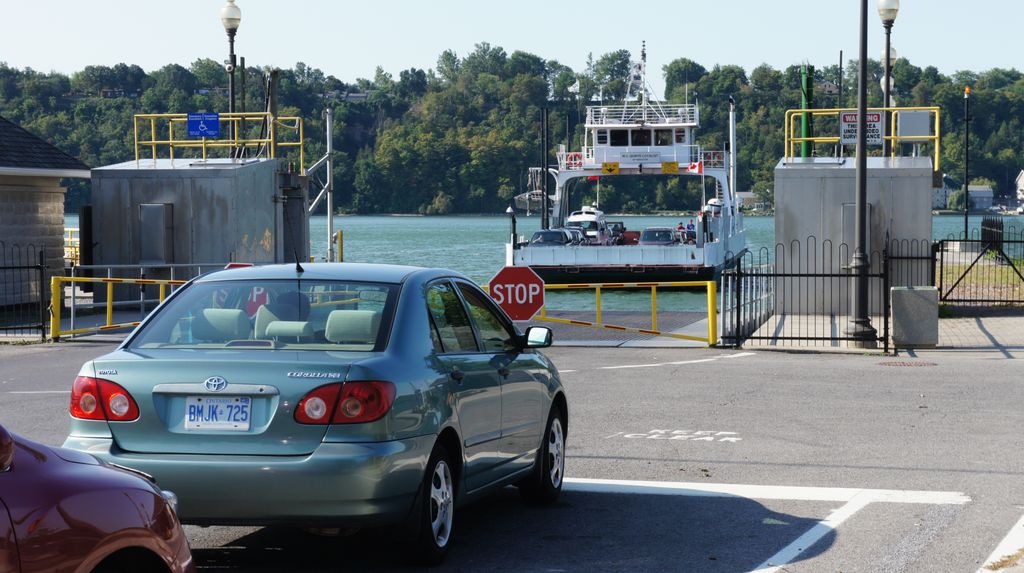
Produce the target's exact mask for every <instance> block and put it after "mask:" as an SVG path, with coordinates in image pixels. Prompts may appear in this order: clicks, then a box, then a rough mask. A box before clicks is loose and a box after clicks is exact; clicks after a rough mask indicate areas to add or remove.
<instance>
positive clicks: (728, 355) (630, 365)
mask: <svg viewBox="0 0 1024 573" xmlns="http://www.w3.org/2000/svg"><path fill="white" fill-rule="evenodd" d="M753 355H754V353H753V352H740V353H737V354H722V355H721V356H715V357H713V358H702V359H700V360H679V361H676V362H655V363H652V364H623V365H619V366H601V367H600V368H599V370H621V369H623V368H656V367H658V366H679V365H682V364H699V363H701V362H714V361H715V360H718V359H719V358H743V357H744V356H753Z"/></svg>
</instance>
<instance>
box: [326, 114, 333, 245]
mask: <svg viewBox="0 0 1024 573" xmlns="http://www.w3.org/2000/svg"><path fill="white" fill-rule="evenodd" d="M333 115H334V113H333V111H332V110H331V107H330V106H327V107H326V108H325V109H324V116H325V117H326V119H327V122H326V123H327V185H326V187H327V197H326V199H327V262H332V261H334V159H332V158H333V156H334V141H333V139H334V122H333Z"/></svg>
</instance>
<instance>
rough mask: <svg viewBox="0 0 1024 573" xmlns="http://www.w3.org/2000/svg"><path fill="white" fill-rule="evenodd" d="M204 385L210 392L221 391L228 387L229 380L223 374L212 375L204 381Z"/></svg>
mask: <svg viewBox="0 0 1024 573" xmlns="http://www.w3.org/2000/svg"><path fill="white" fill-rule="evenodd" d="M203 386H206V389H207V390H209V391H210V392H220V391H221V390H223V389H225V388H227V387H228V381H227V380H225V379H224V378H223V377H221V376H210V377H209V378H207V379H206V380H204V381H203Z"/></svg>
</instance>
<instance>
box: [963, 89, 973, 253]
mask: <svg viewBox="0 0 1024 573" xmlns="http://www.w3.org/2000/svg"><path fill="white" fill-rule="evenodd" d="M970 150H971V86H964V240H965V241H966V240H968V239H970V238H971V237H970V236H968V234H967V215H968V214H969V213H970V211H971V185H970V183H969V181H970V179H969V176H968V171H967V170H968V167H969V166H970V160H971V153H970Z"/></svg>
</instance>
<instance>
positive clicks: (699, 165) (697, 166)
mask: <svg viewBox="0 0 1024 573" xmlns="http://www.w3.org/2000/svg"><path fill="white" fill-rule="evenodd" d="M686 170H687V171H689V172H690V173H696V174H698V175H703V174H704V162H703V161H698V162H696V163H691V164H690V166H689V167H687V168H686Z"/></svg>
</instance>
